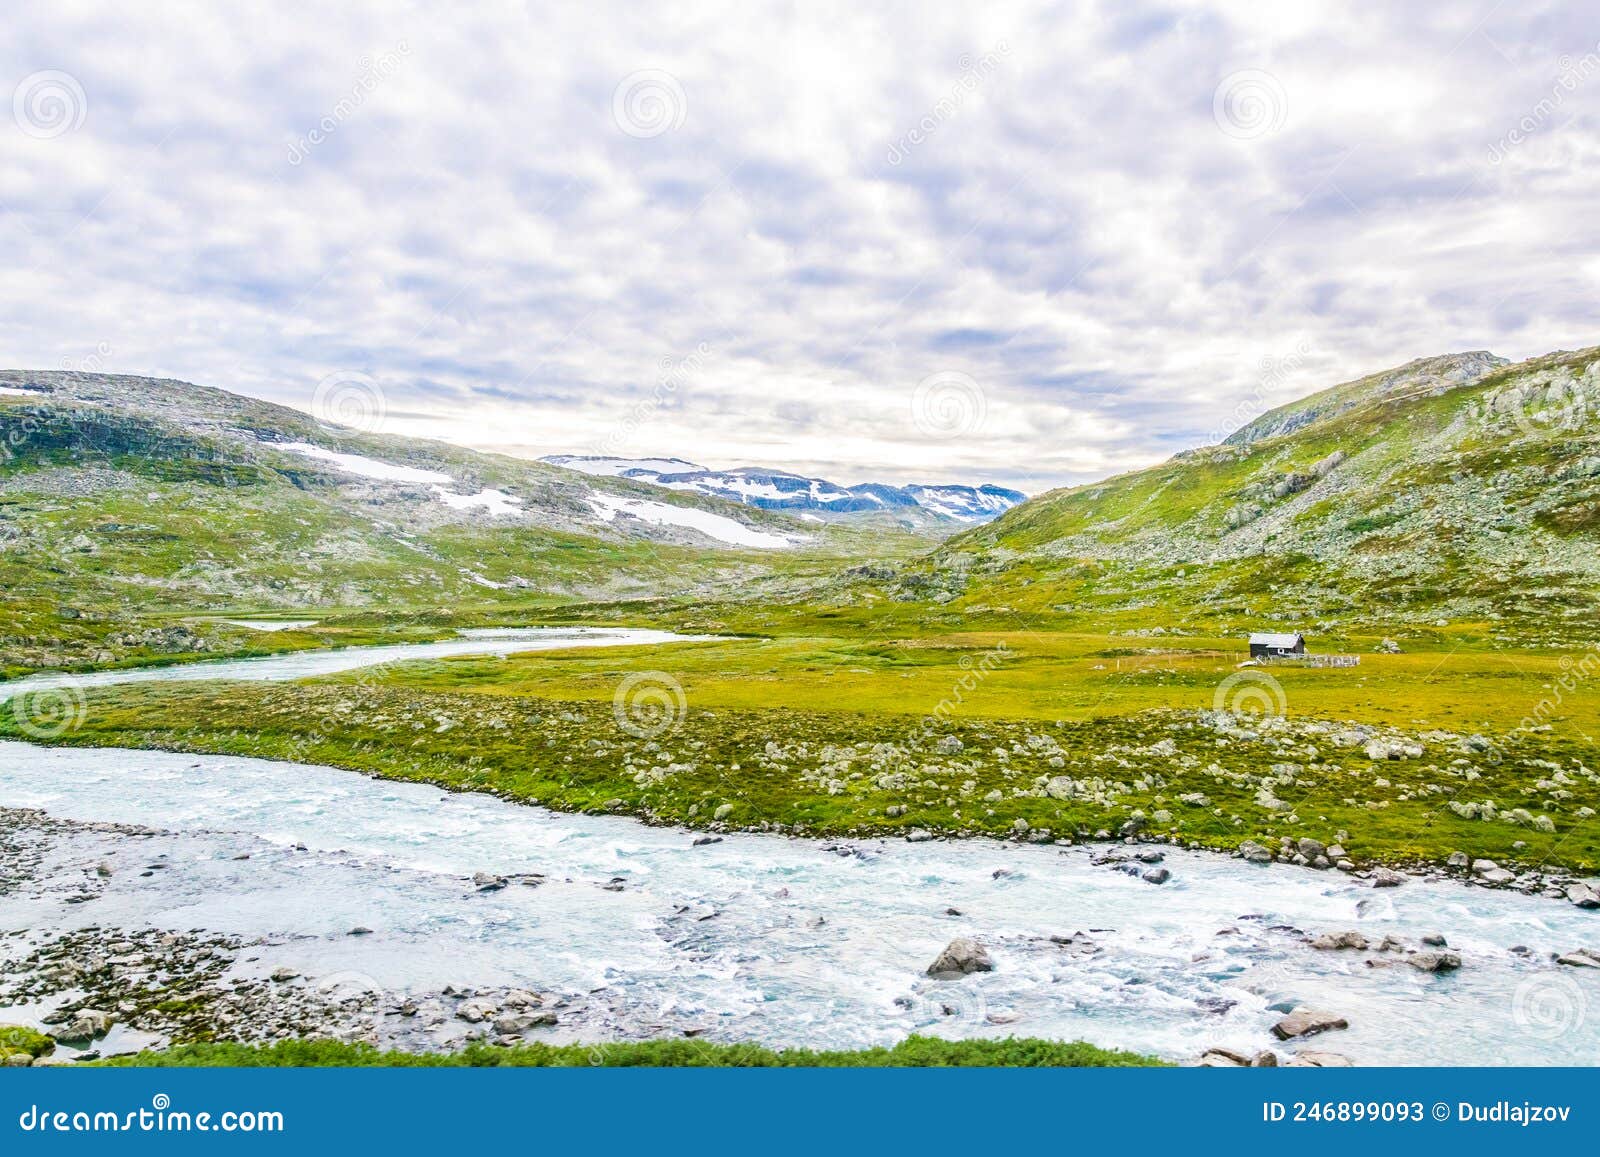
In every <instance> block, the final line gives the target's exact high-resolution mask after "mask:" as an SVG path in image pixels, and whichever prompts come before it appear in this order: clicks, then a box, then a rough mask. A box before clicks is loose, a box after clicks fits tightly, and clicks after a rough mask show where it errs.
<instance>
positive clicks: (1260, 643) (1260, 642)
mask: <svg viewBox="0 0 1600 1157" xmlns="http://www.w3.org/2000/svg"><path fill="white" fill-rule="evenodd" d="M1305 653H1306V637H1305V636H1304V635H1301V634H1292V635H1280V634H1274V633H1272V632H1269V631H1257V632H1256V633H1255V634H1253V635H1251V636H1250V657H1251V658H1252V659H1280V658H1282V657H1284V656H1285V655H1304V654H1305Z"/></svg>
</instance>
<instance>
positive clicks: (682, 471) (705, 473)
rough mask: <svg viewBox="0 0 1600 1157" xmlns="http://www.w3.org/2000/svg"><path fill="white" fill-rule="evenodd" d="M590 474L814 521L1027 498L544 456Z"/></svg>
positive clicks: (953, 509)
mask: <svg viewBox="0 0 1600 1157" xmlns="http://www.w3.org/2000/svg"><path fill="white" fill-rule="evenodd" d="M540 461H541V462H545V463H548V464H550V465H554V466H564V467H567V468H568V469H572V470H580V471H583V472H584V473H586V474H599V475H608V476H612V477H622V478H632V479H635V480H637V481H641V482H650V483H654V484H655V485H657V486H664V487H666V488H667V489H668V490H677V491H680V492H685V493H693V494H703V495H706V496H708V497H715V498H725V499H728V500H729V501H732V502H741V503H744V504H745V505H747V506H755V507H759V508H760V509H762V510H782V511H787V512H794V513H799V514H800V515H801V516H802V517H806V516H808V515H809V516H810V517H811V519H812V520H814V521H823V520H829V521H831V520H833V519H848V518H853V517H856V516H860V515H889V516H893V517H898V518H901V519H903V520H905V521H907V523H908V524H909V525H915V526H939V525H948V524H959V523H977V522H987V521H988V520H989V519H991V518H995V517H997V516H998V515H1000V514H1002V513H1004V512H1005V511H1007V510H1009V509H1011V508H1012V507H1013V506H1015V505H1017V504H1018V503H1019V502H1022V501H1023V500H1024V499H1026V498H1027V495H1026V494H1023V493H1022V492H1021V491H1018V490H1007V489H1005V488H1004V487H1000V486H989V485H984V486H959V485H956V486H890V485H887V484H885V483H881V482H863V483H860V484H859V485H856V486H839V485H836V484H835V483H832V482H828V481H826V480H825V479H822V478H808V477H806V476H804V475H800V474H790V473H787V472H786V471H782V470H767V469H762V468H760V467H755V466H740V467H737V468H735V469H732V470H708V469H706V468H705V467H703V466H696V465H695V464H694V463H693V462H685V461H684V460H683V459H681V458H608V457H602V456H591V455H583V454H554V455H550V456H548V457H545V458H541V459H540Z"/></svg>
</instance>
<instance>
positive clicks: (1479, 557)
mask: <svg viewBox="0 0 1600 1157" xmlns="http://www.w3.org/2000/svg"><path fill="white" fill-rule="evenodd" d="M1597 547H1600V348H1591V349H1587V350H1581V351H1578V352H1575V353H1571V352H1560V353H1554V354H1550V355H1547V356H1545V357H1541V358H1536V359H1532V360H1530V361H1527V362H1522V363H1519V364H1516V365H1507V364H1505V363H1503V362H1502V361H1501V360H1500V359H1497V358H1493V357H1492V356H1490V355H1487V354H1481V353H1478V354H1464V355H1456V356H1454V357H1449V358H1433V359H1427V360H1425V361H1421V362H1414V363H1412V364H1411V365H1409V366H1405V367H1402V368H1401V369H1399V370H1395V371H1391V372H1389V373H1386V374H1380V375H1374V376H1373V377H1370V378H1365V379H1362V380H1361V381H1358V382H1353V383H1348V384H1346V385H1342V386H1337V387H1335V388H1333V389H1332V390H1327V391H1324V392H1322V393H1319V394H1315V395H1313V396H1311V397H1309V398H1306V399H1302V400H1301V401H1299V402H1295V403H1293V404H1291V405H1289V406H1285V407H1283V408H1282V409H1279V410H1275V411H1273V412H1272V413H1270V414H1266V415H1263V416H1262V417H1261V418H1259V419H1257V420H1256V421H1254V422H1252V423H1250V424H1249V425H1248V426H1246V427H1245V428H1244V429H1242V430H1240V431H1239V432H1238V433H1237V434H1235V435H1233V436H1232V437H1230V438H1229V439H1228V440H1227V441H1226V442H1225V443H1224V444H1223V445H1220V446H1211V447H1206V448H1203V449H1198V450H1193V451H1189V452H1186V453H1183V454H1179V455H1177V456H1176V457H1174V458H1172V459H1171V460H1169V461H1167V462H1165V463H1162V464H1161V465H1159V466H1155V467H1152V468H1150V469H1146V470H1139V471H1135V472H1132V473H1129V474H1124V475H1121V476H1118V477H1115V478H1111V479H1108V480H1106V481H1104V482H1098V483H1094V484H1091V485H1087V486H1077V487H1073V488H1070V489H1065V490H1057V491H1052V492H1050V493H1048V494H1044V495H1040V496H1039V497H1036V498H1034V499H1032V500H1030V501H1028V502H1026V503H1024V504H1022V505H1021V506H1018V507H1017V508H1016V509H1014V510H1012V511H1010V512H1008V513H1007V514H1005V515H1003V516H1002V517H1001V518H999V519H997V520H995V521H994V522H992V523H989V524H987V525H984V526H980V527H977V528H975V529H973V530H971V531H968V532H967V533H965V534H962V535H959V536H957V537H955V538H953V539H950V540H949V541H948V542H946V543H945V544H943V545H942V546H941V547H940V548H939V549H938V550H936V551H935V552H934V553H933V554H932V555H931V556H929V557H928V558H927V559H926V560H925V561H923V562H921V563H919V564H917V565H914V566H911V567H906V568H902V569H897V570H893V573H892V575H890V576H889V577H885V578H883V579H881V580H879V581H877V582H875V583H870V584H857V585H856V586H855V587H854V588H850V589H847V590H845V591H844V592H843V593H842V595H841V598H842V599H843V601H856V602H859V601H860V600H861V599H863V598H866V599H871V598H873V597H882V598H884V599H885V600H887V601H890V602H894V601H899V602H909V603H912V604H929V605H931V606H932V607H933V608H935V609H936V614H935V615H934V617H935V618H943V619H949V620H965V621H968V622H971V621H980V622H981V621H986V620H996V621H1009V620H1013V619H1016V618H1018V617H1019V616H1020V617H1021V618H1022V619H1023V620H1025V621H1033V622H1041V621H1048V622H1050V623H1051V624H1052V625H1057V624H1060V623H1062V622H1074V621H1082V622H1096V623H1102V624H1109V625H1113V626H1117V627H1120V628H1123V629H1132V630H1138V629H1154V628H1156V627H1161V628H1166V627H1172V626H1178V627H1187V628H1193V629H1202V628H1203V629H1205V630H1210V631H1216V632H1219V633H1228V632H1236V631H1238V630H1242V629H1246V628H1248V627H1253V626H1257V625H1262V626H1265V625H1269V624H1283V625H1293V626H1299V627H1306V628H1311V629H1315V630H1320V631H1329V630H1339V629H1349V628H1363V629H1367V628H1371V629H1378V630H1381V629H1382V627H1383V626H1384V624H1386V623H1395V624H1407V625H1413V626H1428V625H1433V624H1436V623H1449V624H1451V625H1457V626H1460V625H1470V624H1476V625H1477V626H1478V627H1479V628H1481V630H1482V631H1483V632H1484V633H1485V634H1486V635H1489V636H1494V635H1497V634H1499V635H1507V636H1510V637H1516V638H1519V639H1534V640H1537V639H1550V640H1560V641H1565V642H1571V641H1572V640H1574V639H1582V638H1593V637H1595V636H1596V635H1597V634H1600V628H1597V627H1596V619H1595V609H1596V600H1595V595H1594V592H1595V589H1596V583H1597V582H1600V550H1597Z"/></svg>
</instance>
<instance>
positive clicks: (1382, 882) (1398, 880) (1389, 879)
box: [1372, 868, 1406, 888]
mask: <svg viewBox="0 0 1600 1157" xmlns="http://www.w3.org/2000/svg"><path fill="white" fill-rule="evenodd" d="M1405 882H1406V878H1405V876H1403V875H1401V874H1400V873H1399V872H1397V871H1395V870H1394V869H1393V868H1373V869H1372V886H1373V887H1374V888H1398V887H1399V886H1400V885H1401V884H1404V883H1405Z"/></svg>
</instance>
